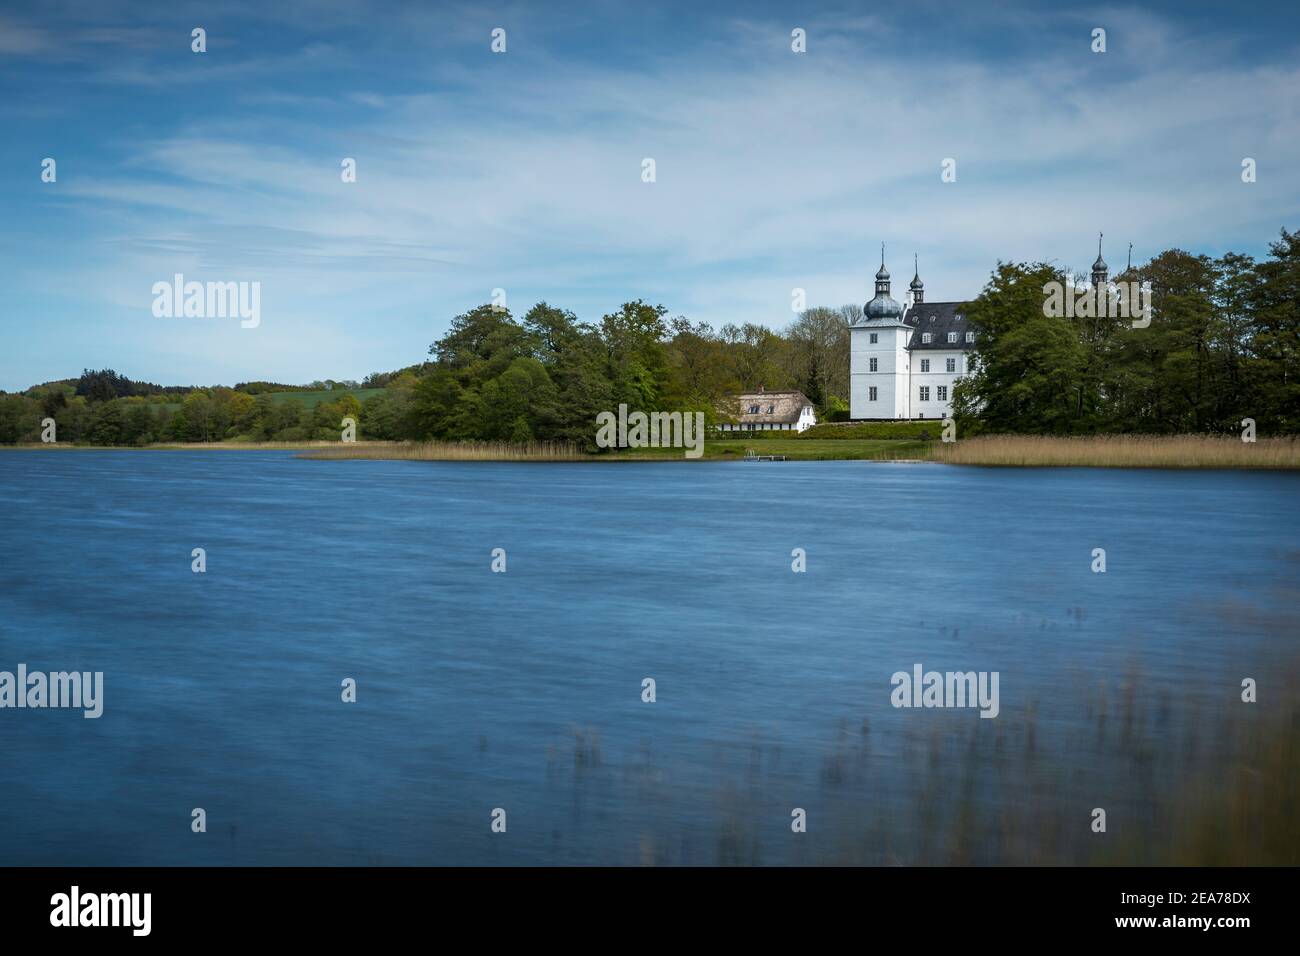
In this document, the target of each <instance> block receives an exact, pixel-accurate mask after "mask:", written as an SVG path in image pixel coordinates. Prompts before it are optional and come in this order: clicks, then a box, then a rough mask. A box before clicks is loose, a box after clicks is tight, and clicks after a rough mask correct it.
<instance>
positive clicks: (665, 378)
mask: <svg viewBox="0 0 1300 956" xmlns="http://www.w3.org/2000/svg"><path fill="white" fill-rule="evenodd" d="M855 308H856V307H853V306H845V307H844V308H843V309H840V310H835V309H812V310H810V311H808V312H805V313H803V314H801V315H799V316H798V317H797V318H796V319H795V320H794V321H792V322H791V323H790V325H789V327H788V328H787V329H786V330H785V331H784V332H777V331H774V330H772V329H769V328H767V327H766V326H762V325H758V324H752V323H747V324H745V325H740V326H736V325H726V326H723V327H722V328H721V329H719V330H714V329H713V328H712V327H710V326H709V325H708V324H706V323H694V324H692V323H690V322H689V321H687V320H686V319H684V318H680V317H679V318H673V319H669V318H667V310H666V309H665V308H664V307H663V306H658V305H656V306H651V305H647V304H646V303H645V302H643V301H640V300H638V301H636V302H629V303H626V304H625V305H623V306H622V307H621V308H620V309H619V310H618V311H617V312H613V313H611V314H609V315H605V316H603V317H602V318H601V320H600V321H599V322H597V323H587V322H581V321H579V320H578V318H577V317H576V316H575V315H574V314H573V313H572V312H569V311H567V310H564V309H559V308H555V307H553V306H550V305H548V304H547V303H545V302H541V303H538V304H537V305H535V306H533V308H531V309H530V310H529V311H528V312H527V314H526V315H525V316H524V317H523V319H522V320H516V319H515V318H514V317H513V316H512V315H511V313H510V312H509V311H507V310H500V309H494V308H493V307H491V306H487V305H484V306H480V307H478V308H476V309H472V310H471V311H469V312H467V313H465V314H464V315H459V316H457V317H456V318H454V319H453V320H452V321H451V325H450V328H449V330H448V332H447V334H446V335H445V336H443V337H442V338H441V339H439V340H438V341H437V342H435V343H433V345H431V346H430V348H429V354H430V356H431V358H430V360H428V361H425V362H421V363H419V364H417V365H412V366H409V367H407V368H405V369H399V370H395V371H392V372H382V373H375V374H374V375H371V376H369V377H367V378H366V379H365V381H364V382H362V383H361V385H360V386H357V384H356V383H354V382H316V383H312V384H313V385H314V386H319V387H320V388H312V387H310V386H279V385H276V384H274V383H270V382H250V383H241V384H240V385H238V386H236V387H235V388H224V387H217V388H193V389H164V388H160V387H158V386H153V385H148V384H147V383H138V382H133V381H132V380H130V379H127V378H126V377H124V376H121V375H118V374H117V373H116V372H114V371H112V370H105V371H102V372H98V371H96V372H92V371H89V370H88V371H87V372H85V373H84V374H83V376H82V378H81V379H80V380H78V381H77V382H56V383H47V384H46V385H42V386H37V387H35V388H32V389H29V390H27V392H24V393H22V394H20V395H0V443H16V442H22V443H28V442H33V443H34V442H39V441H40V435H41V421H42V419H44V418H53V419H54V420H55V422H56V428H57V432H56V433H57V437H58V439H59V441H61V442H76V443H84V444H94V445H147V444H154V443H159V442H215V441H225V440H241V441H304V440H322V439H323V440H331V439H332V440H338V439H339V438H340V436H341V427H340V423H341V422H342V420H343V418H345V417H352V418H354V419H356V421H357V423H358V427H357V437H358V438H363V439H364V438H369V439H390V440H401V439H413V440H423V439H443V440H453V441H455V440H477V439H485V440H493V439H497V440H506V441H528V440H542V441H573V442H576V443H578V444H580V445H583V446H584V447H591V446H592V444H593V442H594V438H595V419H596V415H597V413H599V412H601V411H609V410H613V409H616V408H617V407H618V404H619V403H620V402H626V403H627V404H628V405H629V406H631V407H633V408H636V409H640V410H643V411H656V410H698V411H703V412H704V413H705V415H706V417H707V419H708V420H709V421H710V422H712V421H716V420H717V418H718V416H719V415H720V414H727V412H728V402H729V400H730V399H731V397H732V396H734V395H735V394H736V393H737V392H740V391H745V390H750V389H756V388H758V387H760V386H761V387H763V388H766V389H767V390H768V391H776V390H783V389H799V390H801V391H803V392H804V393H805V394H806V395H808V397H809V398H810V399H811V400H812V401H813V402H814V403H817V404H818V405H820V406H821V408H822V411H823V414H824V415H825V416H830V417H843V416H846V415H847V408H848V406H847V403H846V401H845V400H844V399H845V396H847V394H848V376H849V373H848V329H847V323H846V316H848V315H851V314H852V313H853V312H854V311H855ZM326 385H331V386H333V388H334V390H336V391H337V390H339V389H343V390H344V394H342V395H341V396H340V398H338V399H335V400H330V401H327V402H321V403H320V404H317V405H315V407H311V406H310V405H309V404H307V403H305V402H298V401H294V400H292V399H293V396H292V395H291V394H290V395H283V394H282V395H280V396H279V397H278V398H277V397H273V393H274V392H280V393H286V392H287V393H293V392H299V391H317V390H321V389H323V388H324V386H326ZM353 388H361V389H373V388H382V389H383V391H382V392H381V393H380V394H378V395H373V396H371V397H369V398H367V399H366V400H365V401H364V402H362V401H360V400H359V399H358V398H357V397H356V396H355V395H352V394H350V393H349V391H348V390H349V389H353ZM181 392H183V393H184V394H183V395H182V394H179V393H181Z"/></svg>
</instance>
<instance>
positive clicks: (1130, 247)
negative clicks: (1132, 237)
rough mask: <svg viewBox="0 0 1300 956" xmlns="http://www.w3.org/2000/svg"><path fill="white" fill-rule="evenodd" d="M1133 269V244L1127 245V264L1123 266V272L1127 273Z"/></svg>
mask: <svg viewBox="0 0 1300 956" xmlns="http://www.w3.org/2000/svg"><path fill="white" fill-rule="evenodd" d="M1132 268H1133V243H1131V242H1130V243H1129V244H1128V264H1127V265H1125V266H1124V271H1125V272H1128V271H1129V270H1131V269H1132Z"/></svg>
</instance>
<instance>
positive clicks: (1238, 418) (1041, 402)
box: [0, 230, 1300, 448]
mask: <svg viewBox="0 0 1300 956" xmlns="http://www.w3.org/2000/svg"><path fill="white" fill-rule="evenodd" d="M1113 279H1114V281H1121V282H1137V283H1143V282H1147V283H1150V288H1151V292H1152V297H1151V298H1152V306H1153V315H1152V316H1151V321H1150V325H1149V326H1147V327H1145V328H1134V327H1133V326H1132V322H1131V320H1130V319H1129V318H1105V317H1092V316H1089V317H1086V318H1083V317H1068V316H1064V315H1062V316H1053V315H1049V314H1047V313H1048V312H1049V311H1050V310H1048V309H1046V308H1045V299H1046V297H1047V295H1046V293H1045V287H1046V286H1048V284H1049V283H1053V282H1056V283H1062V284H1064V283H1065V280H1066V276H1065V275H1064V274H1063V272H1062V270H1060V269H1059V268H1057V267H1055V266H1053V265H1050V264H1044V263H1014V264H1013V263H999V264H998V266H997V268H996V269H995V270H994V272H993V274H992V276H991V278H990V279H989V282H988V284H987V285H986V286H985V288H984V290H983V292H982V293H981V294H980V295H979V297H978V298H976V299H975V300H973V301H972V302H970V303H968V304H967V307H966V314H967V316H968V318H969V319H970V322H971V325H972V326H973V328H974V329H975V330H976V332H977V335H976V344H975V349H976V351H974V352H973V353H972V354H971V356H970V373H969V374H968V375H967V376H966V378H965V379H964V380H962V381H961V382H959V383H958V385H957V387H956V389H955V390H954V408H955V412H956V415H957V417H958V419H959V422H960V423H961V425H962V429H963V430H962V434H966V435H969V434H974V433H975V432H977V431H981V430H983V431H992V432H1027V433H1044V434H1093V433H1106V432H1140V433H1187V432H1210V433H1213V432H1236V431H1240V429H1241V427H1242V426H1241V422H1242V420H1243V419H1246V418H1250V419H1253V420H1254V421H1255V422H1256V427H1257V429H1258V432H1259V434H1261V435H1266V434H1295V433H1297V432H1300V233H1291V232H1287V231H1286V230H1283V231H1282V233H1281V239H1280V240H1278V241H1277V242H1274V243H1272V244H1271V245H1270V255H1269V257H1268V258H1267V259H1265V260H1264V261H1260V262H1257V261H1255V260H1254V259H1252V258H1250V257H1248V256H1242V255H1238V254H1235V253H1227V254H1225V255H1223V256H1222V257H1220V258H1217V259H1213V258H1210V257H1208V256H1203V255H1202V256H1195V255H1192V254H1190V253H1187V252H1184V251H1182V250H1177V249H1175V250H1170V251H1168V252H1164V253H1162V254H1160V255H1159V256H1157V257H1155V258H1154V259H1152V260H1151V261H1150V262H1148V263H1147V264H1145V265H1143V266H1140V267H1137V268H1134V269H1130V270H1128V271H1126V272H1124V273H1122V274H1120V275H1117V276H1115V277H1113ZM859 309H860V307H859V306H856V305H853V306H844V307H842V308H840V309H827V308H815V309H810V310H808V311H807V312H804V313H802V314H800V315H799V316H798V317H797V318H795V319H794V320H793V321H792V322H791V323H790V324H789V325H788V326H787V327H786V328H785V329H784V330H782V331H779V332H778V331H775V330H773V329H770V328H768V327H766V326H763V325H759V324H756V323H747V324H744V325H724V326H723V327H722V328H720V329H717V330H715V329H713V328H712V327H711V326H709V325H708V324H706V323H702V322H697V323H692V322H690V321H688V320H687V319H686V318H683V317H676V318H671V319H670V318H668V317H667V310H666V309H665V308H664V307H663V306H660V305H653V306H652V305H648V304H647V303H645V302H644V301H641V300H637V301H634V302H628V303H626V304H624V305H623V306H622V307H621V308H620V309H618V310H617V311H615V312H612V313H610V314H608V315H604V316H602V317H601V318H600V320H599V321H597V322H583V321H580V320H579V319H578V318H577V316H575V315H574V314H573V313H572V312H570V311H568V310H565V309H561V308H557V307H554V306H551V305H549V304H548V303H546V302H539V303H538V304H537V305H535V306H533V307H532V308H531V309H529V310H528V312H527V313H525V314H524V316H523V317H522V319H516V318H515V317H514V316H513V315H512V314H511V313H510V312H509V311H507V310H504V309H497V308H494V307H492V306H487V305H483V306H479V307H478V308H475V309H472V310H470V311H469V312H466V313H465V314H463V315H459V316H456V317H455V318H454V319H452V321H451V324H450V327H449V329H448V331H447V334H446V335H444V336H443V337H442V338H441V339H439V340H438V341H437V342H434V343H433V344H432V345H431V346H430V347H429V358H428V359H426V360H425V361H422V362H420V363H418V364H414V365H411V366H408V367H406V368H404V369H397V370H394V371H390V372H376V373H374V374H372V375H370V376H368V377H367V378H366V379H365V381H363V382H362V383H361V384H360V385H359V386H358V385H357V383H355V382H334V381H323V382H313V383H311V384H310V385H277V384H276V383H272V382H248V383H241V384H240V385H238V386H236V387H235V388H221V387H219V388H178V387H174V386H173V387H161V386H157V385H152V384H149V383H141V382H134V381H132V380H130V379H128V378H126V377H125V376H122V375H119V374H117V373H116V372H114V371H113V370H111V369H107V370H102V371H91V370H86V371H85V372H84V373H83V374H82V376H81V378H80V379H78V380H76V381H67V382H54V383H47V384H45V385H41V386H36V387H34V388H31V389H28V390H27V391H26V392H24V393H22V394H19V395H4V394H0V442H4V443H14V442H38V441H40V435H41V421H42V419H44V418H53V419H54V420H55V422H56V423H57V434H58V438H59V440H60V441H61V442H62V441H69V442H82V443H89V444H99V445H145V444H151V443H156V442H215V441H224V440H244V441H303V440H319V439H326V440H329V439H332V440H338V439H339V438H340V437H341V422H342V420H343V419H344V418H345V417H352V418H354V419H356V421H357V423H358V428H357V437H359V438H373V439H413V440H424V439H440V440H449V441H456V440H500V441H530V440H542V441H553V440H558V441H572V442H576V443H578V444H580V445H582V446H584V447H588V448H590V447H591V446H592V443H593V441H594V436H595V420H596V415H597V414H598V413H599V412H602V411H613V410H615V409H616V408H617V407H618V405H619V404H620V403H626V404H627V405H628V406H629V407H630V408H633V409H639V410H642V411H646V412H650V411H657V410H668V411H701V412H703V413H704V414H705V417H706V421H708V422H710V423H713V422H716V421H718V420H720V419H722V418H724V417H731V416H732V415H734V414H735V413H736V412H737V411H738V409H736V408H735V407H734V406H733V405H732V404H731V402H732V399H733V397H734V396H735V395H736V394H737V393H738V392H742V391H750V390H754V389H757V388H759V387H763V388H766V389H767V390H768V391H779V390H787V389H798V390H800V391H802V392H803V393H804V394H805V395H807V396H808V398H809V399H811V400H812V402H813V403H814V404H815V405H816V406H817V407H818V417H819V418H820V419H821V420H822V421H828V420H829V421H835V420H843V419H846V418H847V417H848V402H847V398H848V394H849V332H848V325H849V323H850V322H851V321H852V320H853V319H855V318H856V317H857V315H858V314H859ZM327 388H329V389H331V390H332V391H340V390H341V391H342V394H341V395H340V396H339V397H338V398H334V397H333V396H332V394H331V395H330V397H329V400H327V401H322V402H319V403H318V404H315V405H314V406H313V405H312V401H313V400H315V399H316V398H318V397H319V396H305V397H304V398H303V400H301V401H300V400H297V399H296V398H295V395H296V393H300V392H308V391H325V390H326V389H327ZM359 389H382V391H380V392H379V394H372V395H369V396H363V397H364V398H365V400H364V402H363V401H361V400H360V399H359V398H358V396H356V395H353V394H351V392H352V391H355V390H359ZM275 393H282V394H279V395H276V394H275ZM283 393H287V394H283Z"/></svg>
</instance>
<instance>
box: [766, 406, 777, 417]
mask: <svg viewBox="0 0 1300 956" xmlns="http://www.w3.org/2000/svg"><path fill="white" fill-rule="evenodd" d="M774 411H776V406H775V405H769V406H767V413H768V414H769V415H771V414H772V413H773V412H774Z"/></svg>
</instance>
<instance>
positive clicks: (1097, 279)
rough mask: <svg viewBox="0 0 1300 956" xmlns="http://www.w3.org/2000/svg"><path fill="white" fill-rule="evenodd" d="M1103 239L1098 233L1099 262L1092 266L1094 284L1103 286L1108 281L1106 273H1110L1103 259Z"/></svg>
mask: <svg viewBox="0 0 1300 956" xmlns="http://www.w3.org/2000/svg"><path fill="white" fill-rule="evenodd" d="M1101 237H1102V233H1100V232H1099V233H1097V261H1096V262H1094V263H1093V264H1092V284H1093V285H1101V284H1102V283H1104V282H1105V281H1106V273H1107V272H1108V271H1109V270H1108V267H1107V266H1106V260H1104V259H1102V257H1101Z"/></svg>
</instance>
